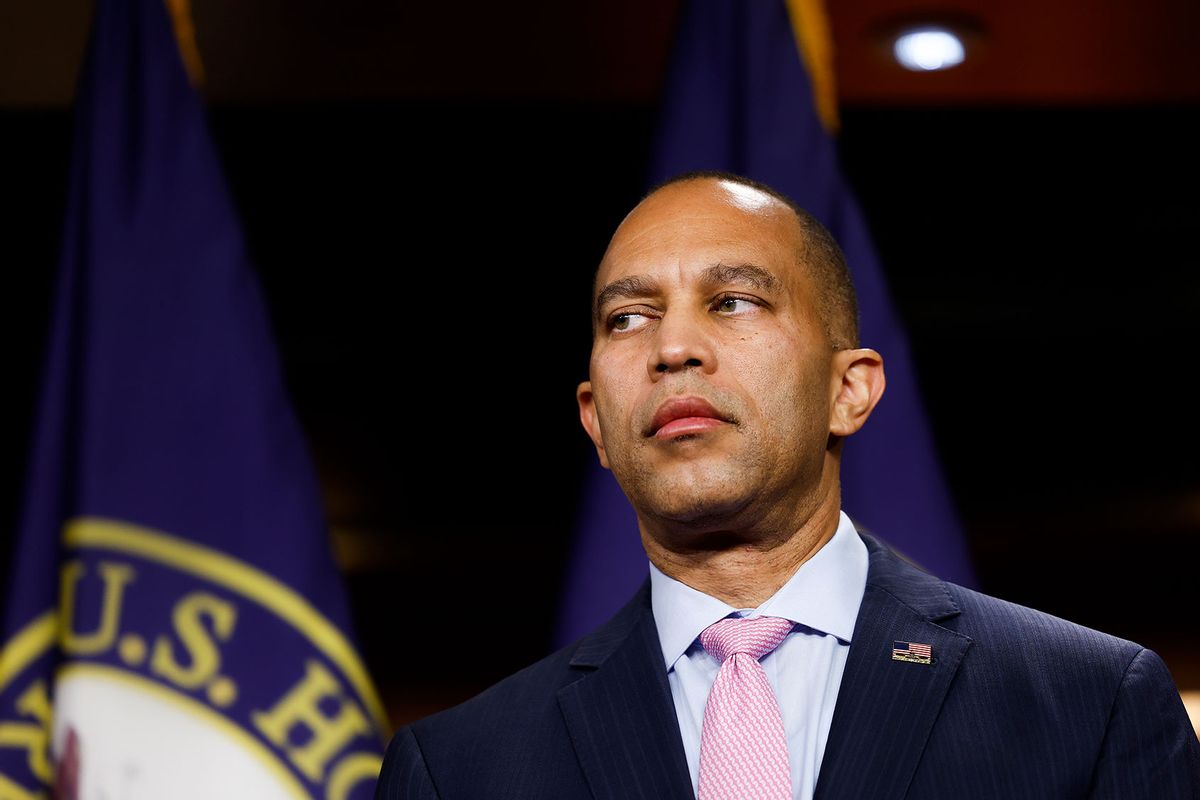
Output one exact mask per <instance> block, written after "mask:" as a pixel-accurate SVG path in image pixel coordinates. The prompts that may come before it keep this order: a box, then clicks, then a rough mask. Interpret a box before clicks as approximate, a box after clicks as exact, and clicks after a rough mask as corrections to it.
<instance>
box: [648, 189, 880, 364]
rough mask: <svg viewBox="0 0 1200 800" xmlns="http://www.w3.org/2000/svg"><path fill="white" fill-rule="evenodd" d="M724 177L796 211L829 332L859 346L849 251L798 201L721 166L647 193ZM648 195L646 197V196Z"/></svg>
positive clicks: (804, 258)
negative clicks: (845, 250)
mask: <svg viewBox="0 0 1200 800" xmlns="http://www.w3.org/2000/svg"><path fill="white" fill-rule="evenodd" d="M705 179H712V180H720V181H728V182H730V183H736V184H739V185H741V186H746V187H749V188H751V189H757V190H758V191H760V192H763V193H764V194H767V195H770V196H771V197H773V198H775V199H776V200H778V201H779V202H781V203H783V204H784V205H786V206H787V207H788V208H790V209H791V210H792V213H794V214H795V215H796V221H797V222H798V223H799V225H800V232H801V234H802V237H801V239H802V241H803V242H804V250H803V251H802V252H800V253H799V254H798V258H799V261H800V264H801V265H802V266H806V267H808V269H809V270H810V272H811V274H812V276H813V278H814V279H815V281H816V284H817V308H818V310H819V312H820V314H821V322H822V324H823V325H824V326H825V333H826V335H827V336H828V337H829V340H830V341H831V342H832V343H833V346H834V349H836V350H843V349H847V348H852V347H858V346H859V319H858V293H857V292H856V291H855V290H854V282H853V281H852V280H851V278H850V268H849V266H848V265H847V264H846V255H845V253H843V252H842V248H841V247H839V246H838V243H837V241H836V240H835V239H834V238H833V234H831V233H830V232H829V229H828V228H826V227H825V226H824V225H822V224H821V222H820V221H819V220H818V219H817V218H816V217H814V216H813V215H812V214H810V213H809V212H808V211H806V210H805V209H803V208H801V207H800V206H799V205H797V204H796V201H795V200H793V199H792V198H790V197H788V196H787V195H785V194H784V193H783V192H780V191H778V190H777V189H774V188H772V187H770V186H768V185H767V184H765V183H760V182H758V181H755V180H751V179H750V178H747V177H745V176H743V175H738V174H736V173H733V172H723V171H720V170H696V171H692V172H683V173H680V174H679V175H675V176H674V177H671V178H667V179H666V180H665V181H662V182H661V183H659V184H657V185H655V186H654V187H653V188H652V189H650V191H648V192H646V195H645V197H649V196H650V195H652V194H654V193H655V192H657V191H658V190H659V189H664V188H666V187H668V186H672V185H674V184H677V183H688V182H690V181H696V180H705ZM645 197H643V198H642V199H643V200H644V199H645Z"/></svg>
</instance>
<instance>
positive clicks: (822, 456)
mask: <svg viewBox="0 0 1200 800" xmlns="http://www.w3.org/2000/svg"><path fill="white" fill-rule="evenodd" d="M801 236H802V233H801V230H800V227H799V224H798V223H797V221H796V218H795V216H794V214H793V213H792V212H791V210H790V209H788V208H787V207H786V206H785V205H784V204H782V203H780V202H779V201H777V200H775V199H774V198H772V197H770V196H769V195H766V194H763V193H762V192H759V191H757V190H754V189H750V188H747V187H744V186H741V185H739V184H734V183H729V182H724V181H718V180H714V179H700V180H694V181H689V182H686V183H680V184H675V185H672V186H668V187H666V188H665V189H662V190H660V191H659V192H656V193H655V194H654V195H652V196H651V197H649V198H647V199H646V200H645V201H644V202H643V203H642V204H641V205H640V206H638V207H637V208H636V209H634V211H633V212H632V213H631V214H630V215H629V217H627V218H626V220H625V221H624V222H623V223H622V224H621V226H620V227H619V228H618V229H617V232H616V234H615V235H614V236H613V239H612V242H611V243H610V244H609V248H608V251H607V252H606V253H605V256H604V259H603V261H602V262H601V264H600V269H599V272H598V275H597V291H598V294H597V297H596V300H597V304H598V305H597V311H598V316H597V320H596V323H595V324H596V329H595V338H594V341H593V346H592V356H591V366H590V376H591V380H590V381H588V382H585V383H583V384H581V385H580V387H579V393H578V395H579V406H580V416H581V419H582V421H583V424H584V427H585V429H586V430H587V431H588V434H589V436H591V438H592V440H593V442H595V444H596V447H597V450H598V452H599V454H600V458H601V461H602V462H603V463H604V464H605V466H608V467H610V468H611V469H612V470H613V472H614V474H615V475H616V477H617V480H618V482H619V483H620V484H621V487H622V488H623V489H624V491H625V493H626V494H627V495H628V497H629V499H630V502H631V503H632V504H633V505H634V507H635V508H636V509H637V510H638V512H639V514H640V515H642V516H643V517H644V518H651V519H656V520H660V521H663V522H677V523H679V522H682V523H687V524H688V525H689V526H693V527H695V528H697V529H701V530H703V529H707V530H720V529H722V527H723V526H726V525H733V524H754V523H755V522H756V521H757V520H760V519H762V518H763V517H764V515H770V516H776V517H777V516H778V515H779V513H780V511H783V513H785V514H789V515H790V514H799V515H802V514H803V513H805V511H806V507H807V508H808V509H810V508H811V505H812V504H813V503H815V499H814V497H815V495H816V494H817V492H818V487H819V486H820V485H821V482H822V478H823V476H824V477H825V478H826V479H828V477H829V472H828V471H829V470H830V469H833V468H834V467H831V466H829V465H828V464H827V463H826V453H827V447H828V443H829V435H830V423H831V413H832V406H833V402H834V398H835V397H836V396H837V392H838V387H839V383H840V380H839V378H838V376H837V375H835V369H834V363H833V362H834V357H833V350H832V347H831V345H830V343H829V340H828V337H827V335H826V333H825V326H824V325H823V324H822V320H821V319H820V318H819V315H818V312H817V307H818V306H817V302H816V297H815V296H814V292H815V291H816V288H815V286H814V283H813V281H812V279H811V277H810V276H809V275H808V274H807V272H806V270H805V269H804V268H803V266H802V265H801V264H800V263H799V260H800V257H801V254H802V253H803V252H804V246H803V242H802V241H801Z"/></svg>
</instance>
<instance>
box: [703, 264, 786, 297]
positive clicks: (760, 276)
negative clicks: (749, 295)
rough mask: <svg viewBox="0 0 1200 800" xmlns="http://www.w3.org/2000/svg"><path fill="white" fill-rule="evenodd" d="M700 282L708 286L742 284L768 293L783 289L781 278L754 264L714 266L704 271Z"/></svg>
mask: <svg viewBox="0 0 1200 800" xmlns="http://www.w3.org/2000/svg"><path fill="white" fill-rule="evenodd" d="M700 280H701V281H703V282H704V284H705V285H708V286H717V285H720V284H725V283H740V284H744V285H749V286H753V287H754V288H755V289H762V290H763V291H768V292H777V291H779V290H780V289H781V288H782V283H781V282H780V280H779V278H776V277H775V275H774V274H773V273H772V272H771V271H770V270H768V269H766V268H764V267H759V266H756V265H754V264H713V265H712V266H711V267H709V268H707V269H706V270H704V272H703V273H702V274H701V276H700Z"/></svg>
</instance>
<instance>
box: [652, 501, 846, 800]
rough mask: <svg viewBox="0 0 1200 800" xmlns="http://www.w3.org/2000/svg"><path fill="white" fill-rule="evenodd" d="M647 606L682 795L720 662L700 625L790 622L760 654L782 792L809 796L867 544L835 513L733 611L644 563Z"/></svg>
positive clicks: (695, 777)
mask: <svg viewBox="0 0 1200 800" xmlns="http://www.w3.org/2000/svg"><path fill="white" fill-rule="evenodd" d="M650 585H651V605H652V607H653V610H654V621H655V624H656V625H657V627H658V639H659V642H660V644H661V645H662V652H663V661H664V663H665V668H666V670H667V681H668V683H670V685H671V697H672V699H673V700H674V701H675V714H676V716H677V717H678V719H679V732H680V733H681V734H682V735H683V750H684V752H685V753H686V754H687V763H688V771H689V772H690V773H691V776H692V791H697V786H698V783H699V777H700V731H701V728H702V725H703V723H704V706H705V704H706V703H707V702H708V691H709V689H711V688H712V685H713V681H714V680H716V677H717V671H718V670H719V669H720V668H721V664H720V662H718V661H717V660H716V659H715V658H713V657H712V656H711V655H709V654H708V653H707V652H705V650H704V648H703V647H701V646H700V642H699V636H700V633H701V631H703V630H704V629H705V628H707V627H708V626H709V625H711V624H713V623H714V622H716V621H717V620H720V619H724V618H725V617H728V616H730V615H736V616H742V617H750V616H772V617H783V618H785V619H790V620H791V621H792V622H795V623H796V628H795V629H794V630H793V631H792V632H791V633H790V634H788V637H787V638H786V639H784V641H783V644H781V645H779V647H777V648H776V649H775V650H774V651H773V652H771V653H768V654H767V655H765V656H763V658H762V660H761V662H760V663H761V664H762V666H763V671H765V672H766V674H767V680H768V681H770V683H771V688H772V689H774V690H775V697H776V698H777V699H778V700H779V713H780V716H782V717H783V728H784V730H785V731H786V733H787V740H788V761H789V765H790V768H791V775H792V796H793V797H795V798H798V800H811V798H812V796H813V790H814V789H815V788H816V785H817V774H818V773H819V772H820V770H821V758H822V756H823V755H824V754H825V742H826V740H827V739H828V738H829V726H830V723H832V721H833V707H834V705H835V704H836V703H837V696H838V687H839V685H840V684H841V682H842V671H843V670H844V669H845V668H846V655H847V654H848V653H849V651H850V637H851V635H852V634H853V633H854V620H855V619H856V618H857V617H858V607H859V605H861V604H862V598H863V592H864V591H865V590H866V585H867V548H866V545H864V544H863V541H862V539H860V538H859V536H858V533H857V532H856V531H855V530H854V525H853V524H852V523H851V522H850V518H849V517H847V516H846V514H845V513H844V512H843V513H842V514H841V516H840V519H839V521H838V528H837V531H836V532H835V533H834V535H833V538H832V539H830V540H829V542H827V543H826V544H825V546H824V547H822V548H821V549H820V550H818V551H817V552H816V554H815V555H814V556H813V557H812V558H810V559H809V560H808V561H806V562H804V563H803V564H801V565H800V569H798V570H796V574H795V575H793V576H792V577H791V578H790V579H788V582H787V583H785V584H784V585H783V587H782V588H781V589H780V590H779V591H778V592H776V593H775V594H774V595H773V596H772V597H771V598H770V599H768V600H767V601H766V602H765V603H763V604H762V605H761V606H759V607H758V608H749V609H747V608H742V609H738V608H733V607H732V606H729V605H726V604H725V603H723V602H721V601H720V600H718V599H716V598H715V597H710V596H708V595H706V594H704V593H703V592H699V591H697V590H695V589H693V588H691V587H690V586H687V585H685V584H683V583H680V582H679V581H677V580H675V579H673V578H668V577H667V576H666V575H664V574H663V573H662V572H660V571H659V570H658V569H657V568H655V566H654V565H653V564H651V565H650Z"/></svg>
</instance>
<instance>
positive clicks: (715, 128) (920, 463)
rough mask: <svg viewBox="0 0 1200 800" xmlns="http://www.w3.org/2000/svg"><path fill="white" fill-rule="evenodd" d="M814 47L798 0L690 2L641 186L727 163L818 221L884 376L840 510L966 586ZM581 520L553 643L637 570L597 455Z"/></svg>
mask: <svg viewBox="0 0 1200 800" xmlns="http://www.w3.org/2000/svg"><path fill="white" fill-rule="evenodd" d="M789 9H790V11H791V15H790V16H789ZM797 34H799V36H797ZM798 38H799V39H801V41H802V44H801V42H798V41H797V39H798ZM828 48H829V42H828V32H827V26H826V25H825V24H824V15H823V13H822V10H821V8H820V5H819V3H817V2H813V1H812V0H792V1H791V2H788V3H786V4H785V2H784V0H693V2H690V3H689V4H688V7H687V8H686V9H685V11H684V13H683V17H682V19H681V23H680V27H679V30H678V32H677V34H676V42H675V50H674V53H673V54H672V61H671V66H670V70H669V73H668V76H667V83H666V87H665V91H664V95H663V101H662V108H661V112H660V114H661V118H660V123H659V124H660V127H659V130H658V132H657V138H656V144H655V149H654V154H653V163H652V167H651V174H650V176H649V178H650V180H649V183H650V185H654V184H656V183H658V182H659V181H662V180H664V179H666V178H669V177H671V176H673V175H677V174H679V173H681V172H687V171H691V170H725V171H729V172H734V173H737V174H740V175H744V176H746V177H748V178H751V179H754V180H758V181H761V182H763V183H766V184H768V185H770V186H772V187H773V188H775V189H777V190H779V191H781V192H783V193H784V194H786V195H788V196H789V197H791V198H792V199H793V200H795V201H796V202H797V203H798V204H799V205H800V206H802V207H803V208H805V209H807V210H808V211H810V212H811V213H812V214H813V215H814V216H816V217H817V218H818V219H819V220H821V222H822V223H824V224H825V226H826V227H828V228H829V230H830V231H831V232H832V233H833V235H834V237H835V238H836V239H837V241H838V243H839V244H840V245H841V246H842V248H843V250H844V251H845V253H846V259H847V261H848V262H849V264H850V270H851V272H852V273H853V277H854V283H855V286H856V287H857V289H858V296H859V305H860V308H861V311H862V342H863V346H864V347H871V348H873V349H875V350H878V351H879V352H880V353H881V354H882V355H883V358H884V366H885V369H886V372H887V391H886V393H885V394H884V398H883V401H882V402H881V403H880V404H879V406H878V407H877V408H876V409H875V412H874V413H873V414H872V415H871V419H870V421H869V422H868V423H867V425H866V427H865V428H864V429H863V430H861V431H859V432H858V433H856V434H855V435H854V436H852V437H850V438H849V439H848V440H847V442H846V444H845V447H844V450H843V458H842V472H841V477H842V506H843V508H844V509H845V510H846V513H847V514H849V515H850V516H851V517H852V518H853V519H854V520H855V521H856V522H857V523H859V524H861V525H863V526H865V527H866V528H868V529H870V530H871V531H872V532H874V533H876V534H878V535H879V536H880V537H881V538H883V539H885V540H886V541H887V542H889V543H890V544H891V545H892V546H893V547H895V548H896V549H897V550H899V551H900V552H901V553H903V554H905V555H906V556H908V557H909V558H911V559H912V560H914V561H916V562H917V563H919V564H921V565H922V566H924V567H925V568H926V569H928V570H930V571H931V572H933V573H934V574H936V575H938V576H939V577H942V578H944V579H947V580H951V581H955V582H958V583H964V584H966V585H972V584H973V583H974V577H973V571H972V569H971V565H970V561H969V558H968V555H967V547H966V542H965V540H964V538H963V536H962V533H961V530H960V527H959V523H958V520H957V516H956V514H955V511H954V507H953V504H952V502H951V498H950V495H949V491H948V489H947V487H946V484H945V481H944V479H943V477H942V473H941V468H940V466H939V463H938V460H937V456H936V453H935V451H934V447H933V441H932V437H931V435H930V430H929V425H928V422H927V421H926V419H925V413H924V409H923V408H922V405H921V400H920V395H919V392H918V387H917V383H916V375H915V372H914V369H913V365H912V359H911V357H910V355H909V350H908V343H907V339H906V337H905V334H904V330H903V327H902V325H901V321H900V319H899V318H898V316H897V314H896V312H895V310H894V309H893V308H892V305H891V300H890V297H889V295H888V290H887V285H886V282H885V280H884V274H883V271H882V269H881V268H880V265H879V261H878V259H877V257H876V255H875V252H874V250H873V247H872V244H871V240H870V236H869V234H868V231H867V228H866V225H865V223H864V220H863V217H862V213H861V212H860V211H859V209H858V206H857V204H856V202H855V200H854V197H853V196H852V194H851V192H850V190H849V188H848V186H847V185H846V182H845V180H844V179H843V177H842V176H841V174H840V171H839V167H838V160H837V151H836V144H835V142H834V139H833V138H832V136H831V135H830V133H829V132H828V130H827V124H828V122H826V123H823V122H822V117H821V116H820V115H819V114H818V108H820V109H821V110H822V111H824V112H825V115H826V117H828V116H829V111H830V109H832V108H833V107H835V106H834V105H833V102H832V92H831V91H827V92H824V93H817V92H815V91H814V83H815V82H814V80H813V76H812V74H811V71H810V69H809V68H808V67H807V66H806V62H809V63H815V64H819V62H820V55H821V52H825V53H828ZM805 56H807V58H806V57H805ZM818 101H821V102H818ZM581 515H582V516H581V524H580V529H579V532H578V538H577V541H576V545H575V551H574V554H573V560H572V562H571V564H570V566H569V568H568V570H569V571H568V578H567V583H566V586H567V587H568V588H567V592H566V596H565V598H564V605H563V609H562V612H561V616H560V620H559V630H558V639H559V641H560V643H566V642H568V641H571V640H572V639H574V638H576V637H577V636H580V635H582V634H584V633H586V632H587V631H589V630H591V629H592V628H594V627H596V626H597V625H599V624H600V623H601V622H603V621H604V620H605V619H607V618H608V617H609V616H611V614H612V613H613V612H615V611H616V610H617V609H618V608H619V607H620V605H621V603H623V602H624V601H625V600H626V599H627V598H628V597H629V596H630V595H631V594H632V593H633V591H634V590H635V589H636V588H637V587H638V585H639V584H641V582H642V581H643V580H645V578H646V575H647V566H646V556H645V554H644V552H643V551H642V548H641V545H640V539H639V537H638V533H637V525H636V518H635V516H634V514H633V511H632V509H630V507H629V504H628V503H627V502H626V501H625V499H624V496H623V495H622V493H621V490H620V488H619V487H618V486H617V484H616V481H615V480H614V479H613V478H612V475H611V474H610V473H608V472H607V471H605V470H603V469H601V468H600V466H599V465H598V464H597V465H594V466H593V467H592V469H591V474H590V475H589V477H588V485H587V486H586V487H585V491H584V499H583V503H582V508H581Z"/></svg>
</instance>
